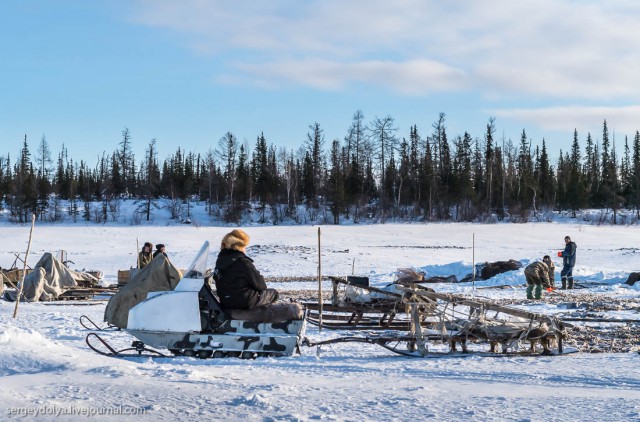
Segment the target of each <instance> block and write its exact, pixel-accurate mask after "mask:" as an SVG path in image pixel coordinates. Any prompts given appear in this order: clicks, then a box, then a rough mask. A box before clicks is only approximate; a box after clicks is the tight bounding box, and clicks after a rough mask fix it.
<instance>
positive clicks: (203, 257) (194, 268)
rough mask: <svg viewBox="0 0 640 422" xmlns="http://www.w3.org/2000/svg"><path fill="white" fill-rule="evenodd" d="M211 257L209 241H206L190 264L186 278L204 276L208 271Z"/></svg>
mask: <svg viewBox="0 0 640 422" xmlns="http://www.w3.org/2000/svg"><path fill="white" fill-rule="evenodd" d="M208 258H209V241H208V240H207V241H205V242H204V244H203V245H202V247H201V248H200V251H199V252H198V254H197V255H196V257H195V258H194V259H193V261H192V262H191V265H189V267H188V269H187V272H186V273H185V275H184V278H203V277H204V274H205V272H206V271H207V259H208Z"/></svg>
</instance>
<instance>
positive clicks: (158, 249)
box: [153, 243, 168, 258]
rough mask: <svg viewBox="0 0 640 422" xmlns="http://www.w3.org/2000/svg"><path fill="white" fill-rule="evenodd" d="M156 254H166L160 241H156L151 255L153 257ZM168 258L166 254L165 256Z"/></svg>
mask: <svg viewBox="0 0 640 422" xmlns="http://www.w3.org/2000/svg"><path fill="white" fill-rule="evenodd" d="M158 254H162V255H164V256H167V253H166V252H165V246H164V245H163V244H162V243H158V244H157V245H156V251H155V252H154V253H153V257H154V258H155V257H156V256H158ZM167 258H168V256H167Z"/></svg>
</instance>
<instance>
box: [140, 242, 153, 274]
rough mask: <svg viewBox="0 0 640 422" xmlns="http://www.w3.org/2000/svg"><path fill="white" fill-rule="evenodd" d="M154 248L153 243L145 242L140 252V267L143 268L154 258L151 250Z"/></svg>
mask: <svg viewBox="0 0 640 422" xmlns="http://www.w3.org/2000/svg"><path fill="white" fill-rule="evenodd" d="M152 249H153V244H152V243H151V242H144V246H143V247H142V250H141V251H140V252H139V253H138V268H140V269H143V268H144V267H146V266H147V265H149V263H150V262H151V260H152V259H153V257H152V256H151V250H152Z"/></svg>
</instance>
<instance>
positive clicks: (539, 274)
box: [524, 261, 551, 299]
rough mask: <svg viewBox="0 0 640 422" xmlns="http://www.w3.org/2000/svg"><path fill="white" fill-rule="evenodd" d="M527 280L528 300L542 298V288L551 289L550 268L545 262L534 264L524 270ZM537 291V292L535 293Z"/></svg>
mask: <svg viewBox="0 0 640 422" xmlns="http://www.w3.org/2000/svg"><path fill="white" fill-rule="evenodd" d="M524 276H525V277H526V279H527V299H540V298H542V287H545V288H547V289H550V288H551V283H550V282H549V267H548V266H547V264H545V263H544V262H540V261H536V262H533V263H531V264H529V265H527V267H526V268H525V269H524ZM534 289H535V291H534Z"/></svg>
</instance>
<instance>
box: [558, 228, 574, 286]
mask: <svg viewBox="0 0 640 422" xmlns="http://www.w3.org/2000/svg"><path fill="white" fill-rule="evenodd" d="M564 243H565V247H564V251H561V252H558V256H559V257H562V271H560V277H561V280H562V287H561V288H560V290H565V289H573V267H575V265H576V249H577V248H578V247H577V246H576V243H575V242H572V241H571V238H570V237H569V236H565V237H564Z"/></svg>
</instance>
